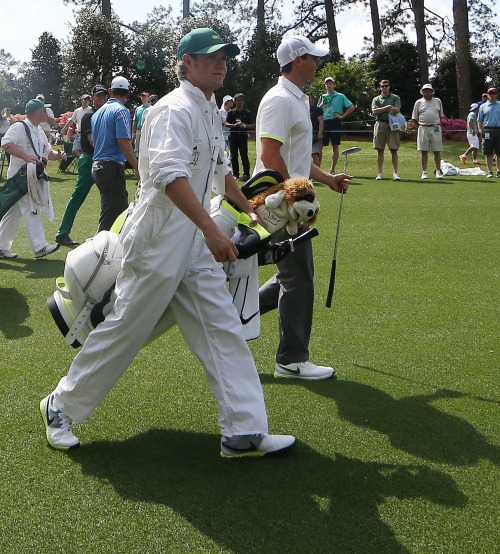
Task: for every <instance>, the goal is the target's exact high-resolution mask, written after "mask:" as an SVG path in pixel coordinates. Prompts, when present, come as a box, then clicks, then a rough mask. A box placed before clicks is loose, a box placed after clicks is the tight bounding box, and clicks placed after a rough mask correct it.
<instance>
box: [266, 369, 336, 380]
mask: <svg viewBox="0 0 500 554" xmlns="http://www.w3.org/2000/svg"><path fill="white" fill-rule="evenodd" d="M274 376H275V377H276V379H301V380H302V381H324V380H325V379H336V378H337V373H336V371H335V370H333V373H332V374H331V375H321V376H319V377H304V376H303V375H295V374H293V373H290V374H285V373H279V372H278V371H275V372H274Z"/></svg>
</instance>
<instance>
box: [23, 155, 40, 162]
mask: <svg viewBox="0 0 500 554" xmlns="http://www.w3.org/2000/svg"><path fill="white" fill-rule="evenodd" d="M24 161H25V162H28V163H29V164H36V163H38V162H39V161H40V158H39V157H38V156H35V154H26V156H24Z"/></svg>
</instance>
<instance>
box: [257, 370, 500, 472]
mask: <svg viewBox="0 0 500 554" xmlns="http://www.w3.org/2000/svg"><path fill="white" fill-rule="evenodd" d="M368 369H370V368H368ZM261 379H262V376H261ZM262 380H263V381H265V376H264V379H262ZM301 384H302V385H303V386H307V388H308V389H309V390H311V392H314V393H315V394H319V395H321V396H324V397H326V398H330V399H332V400H333V401H334V402H335V403H336V405H337V408H338V413H339V416H340V417H341V418H342V419H345V420H346V421H349V422H351V423H353V424H355V425H357V426H359V427H365V428H367V429H371V430H374V431H377V432H379V433H383V434H384V435H386V436H387V437H388V439H389V441H390V443H391V444H392V446H394V447H395V448H399V449H400V450H404V451H405V452H408V453H409V454H412V455H414V456H418V457H420V458H423V459H425V460H430V461H432V462H439V463H445V464H453V465H457V466H461V465H470V464H476V463H478V462H479V461H480V460H482V459H486V460H490V461H491V462H493V463H494V464H496V465H500V448H499V447H498V446H497V445H494V444H491V443H489V442H488V441H487V440H486V438H485V437H484V436H483V435H482V434H481V433H479V432H478V431H477V430H476V429H475V428H474V427H473V426H472V425H471V424H470V423H469V422H468V421H466V420H465V419H461V418H459V417H456V416H453V415H450V414H447V413H445V412H443V411H441V410H439V409H438V408H436V407H435V406H433V405H432V402H435V401H438V400H442V399H451V398H462V397H465V396H467V395H466V394H464V393H461V392H458V391H453V390H444V389H440V390H436V391H434V392H433V393H431V394H422V395H416V396H406V397H404V398H400V399H395V398H393V397H392V396H390V395H389V394H387V393H385V392H383V391H381V390H379V389H376V388H374V387H372V386H370V385H366V384H362V383H357V382H355V381H343V380H339V381H331V380H330V381H328V382H325V381H323V382H321V383H301ZM471 398H472V399H474V400H476V401H482V400H487V399H481V398H477V397H471Z"/></svg>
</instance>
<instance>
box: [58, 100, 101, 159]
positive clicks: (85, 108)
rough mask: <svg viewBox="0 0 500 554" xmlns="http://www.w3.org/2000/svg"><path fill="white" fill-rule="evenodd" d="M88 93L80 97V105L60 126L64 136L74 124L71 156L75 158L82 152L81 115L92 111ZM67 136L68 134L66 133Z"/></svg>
mask: <svg viewBox="0 0 500 554" xmlns="http://www.w3.org/2000/svg"><path fill="white" fill-rule="evenodd" d="M90 100H91V98H90V95H89V94H83V95H82V96H81V98H80V102H81V103H82V105H81V106H80V107H79V108H76V110H75V111H74V112H73V115H72V116H71V117H70V118H69V119H68V121H66V125H65V126H64V127H63V128H62V131H61V135H63V136H64V134H65V133H66V132H67V131H68V130H69V129H70V128H71V126H72V125H75V126H76V136H75V140H74V141H73V156H74V157H75V158H79V157H80V156H81V154H82V143H81V136H82V130H81V123H82V119H83V116H84V115H85V114H86V113H90V114H91V113H93V110H92V108H91V107H90ZM68 136H69V134H68Z"/></svg>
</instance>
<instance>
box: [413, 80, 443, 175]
mask: <svg viewBox="0 0 500 554" xmlns="http://www.w3.org/2000/svg"><path fill="white" fill-rule="evenodd" d="M420 94H421V95H422V98H420V99H419V100H417V101H416V102H415V106H414V107H413V113H412V116H411V118H412V119H413V120H415V121H416V122H417V123H418V131H417V150H418V151H419V152H420V159H421V164H422V177H421V179H428V178H429V175H428V173H427V163H428V159H429V152H432V153H433V154H434V165H435V166H436V179H443V178H444V176H443V172H442V171H441V152H442V151H443V130H442V129H441V118H442V117H443V116H444V112H443V104H442V103H441V100H440V99H439V98H434V97H433V94H434V89H433V88H432V86H431V85H429V84H425V85H424V86H423V87H422V88H421V89H420Z"/></svg>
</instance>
